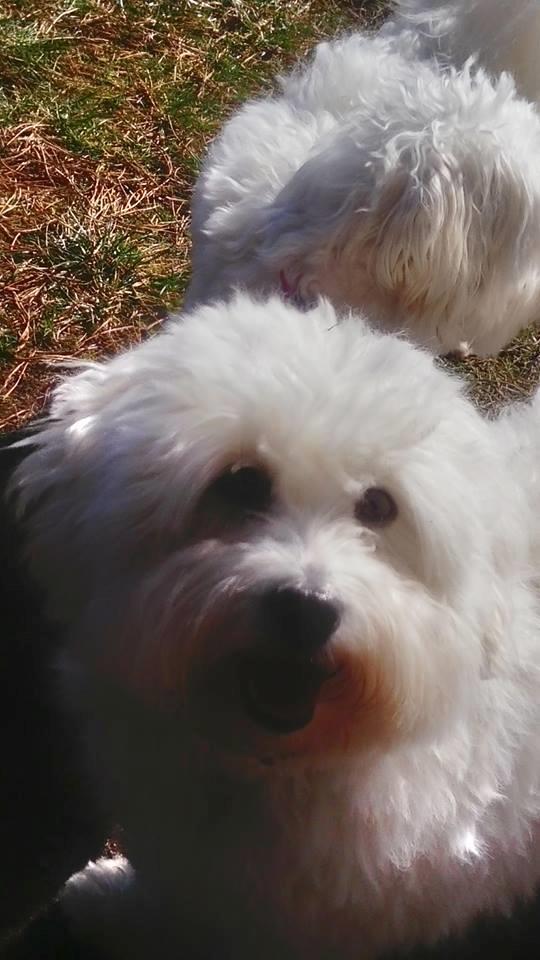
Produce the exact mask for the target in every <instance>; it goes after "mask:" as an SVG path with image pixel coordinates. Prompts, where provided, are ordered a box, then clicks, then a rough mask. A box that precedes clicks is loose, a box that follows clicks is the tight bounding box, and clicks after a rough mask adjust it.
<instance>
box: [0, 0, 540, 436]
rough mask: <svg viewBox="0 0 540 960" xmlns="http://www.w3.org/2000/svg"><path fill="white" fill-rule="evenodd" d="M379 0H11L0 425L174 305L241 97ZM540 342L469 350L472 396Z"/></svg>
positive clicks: (509, 386) (531, 361) (515, 390)
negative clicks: (483, 353)
mask: <svg viewBox="0 0 540 960" xmlns="http://www.w3.org/2000/svg"><path fill="white" fill-rule="evenodd" d="M384 7H385V4H384V2H383V0H365V2H359V0H264V2H263V0H39V2H38V0H11V2H3V0H0V37H1V39H2V58H1V59H0V397H1V408H0V427H1V428H8V427H12V426H16V425H17V424H19V423H21V422H24V421H25V420H27V419H28V418H30V417H31V416H33V415H35V414H36V413H37V412H39V410H40V409H41V408H42V406H43V402H44V398H45V397H46V393H47V390H48V388H49V386H50V384H51V382H52V380H53V379H54V377H55V370H54V363H55V362H57V361H61V360H63V359H65V358H66V357H73V356H76V357H97V356H101V355H104V354H108V353H111V352H112V351H114V350H116V349H118V347H120V346H122V345H124V344H126V343H128V342H132V341H136V340H139V339H140V338H142V337H144V336H146V334H147V333H148V331H150V330H151V329H153V328H154V327H155V326H156V325H157V324H158V323H159V322H160V321H161V319H162V317H163V315H164V313H165V312H166V311H167V310H169V309H170V308H171V307H173V306H175V305H178V304H180V302H181V298H182V293H183V290H184V288H185V286H186V282H187V276H188V271H189V235H188V224H189V197H190V190H191V187H192V184H193V180H194V177H195V176H196V173H197V170H198V167H199V163H200V158H201V156H202V154H203V152H204V148H205V144H206V143H207V141H208V139H209V138H210V137H211V136H212V135H213V134H214V132H215V131H216V129H217V128H218V127H219V125H220V124H221V123H222V122H223V120H224V119H225V117H226V116H227V115H228V114H229V113H230V111H231V110H232V109H233V108H234V106H235V104H237V103H238V102H240V101H241V100H243V99H245V97H247V96H248V95H250V94H252V93H254V92H256V91H258V90H260V89H262V88H265V87H268V86H269V85H270V84H271V82H272V77H273V76H274V75H275V74H276V73H277V72H279V70H281V69H283V68H284V67H286V66H287V65H289V64H290V63H292V62H293V61H294V60H295V59H296V58H297V57H298V56H300V55H301V54H303V53H304V52H305V51H306V50H307V49H309V47H310V46H312V45H313V43H314V42H316V41H317V40H318V39H320V38H321V37H322V36H325V35H330V34H332V33H334V32H336V31H337V30H340V29H343V28H348V27H351V26H360V25H361V24H365V23H371V22H374V21H375V20H376V19H377V18H378V17H379V16H380V15H381V14H382V12H383V10H384ZM538 353H539V348H538V342H537V339H536V335H535V334H534V333H528V334H526V335H525V336H524V337H523V338H522V339H521V340H520V341H519V342H518V343H517V344H514V345H512V347H511V348H510V349H509V350H508V351H506V352H505V353H504V354H503V356H502V357H501V358H500V359H499V360H497V361H482V362H478V361H476V362H475V361H470V360H469V361H466V362H465V363H464V364H462V365H461V369H462V372H463V373H464V374H465V376H466V377H469V378H470V379H471V381H472V383H473V388H474V391H475V394H476V396H477V397H478V399H479V401H480V402H481V403H483V404H484V405H486V406H491V405H493V404H495V403H497V402H499V400H500V399H501V398H504V397H507V396H521V395H523V394H525V393H526V392H528V390H529V384H530V382H531V377H532V376H533V375H535V373H536V367H537V365H538Z"/></svg>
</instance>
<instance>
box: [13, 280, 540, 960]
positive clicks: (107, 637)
mask: <svg viewBox="0 0 540 960" xmlns="http://www.w3.org/2000/svg"><path fill="white" fill-rule="evenodd" d="M539 418H540V401H536V402H535V403H533V404H531V405H527V406H523V407H521V408H517V409H516V410H513V411H511V412H510V413H509V414H507V415H506V416H505V417H503V418H502V419H500V420H498V421H495V422H490V421H487V420H484V419H482V418H481V417H480V415H479V414H478V413H477V412H476V411H475V409H474V407H473V406H472V405H471V403H470V402H469V401H468V400H467V398H466V397H465V396H464V394H463V392H462V388H461V386H460V384H459V382H457V381H456V380H455V379H454V378H453V377H451V376H449V375H448V374H447V373H445V372H444V371H443V370H441V369H438V368H437V366H436V365H435V364H434V362H433V360H432V359H431V358H430V357H429V355H428V354H426V353H424V352H423V351H421V350H419V349H418V348H416V347H414V346H412V345H410V344H408V343H407V342H405V341H404V340H401V339H400V338H398V337H395V336H393V335H383V334H381V333H377V332H371V331H370V329H369V328H368V326H367V324H366V322H365V321H364V320H363V319H362V318H361V317H360V316H350V317H345V318H343V319H341V320H340V319H339V318H338V317H337V316H336V314H335V312H334V310H333V308H332V307H331V306H330V305H329V304H327V303H324V302H322V303H320V304H318V305H317V306H316V308H314V309H312V310H308V311H307V312H302V311H300V310H298V309H297V308H296V307H295V306H294V305H292V304H290V303H286V302H284V301H283V300H282V299H281V298H280V297H279V296H275V297H273V298H271V299H270V300H269V301H268V302H262V301H257V300H254V299H252V298H250V297H248V296H247V295H246V294H238V295H236V296H235V297H234V298H232V299H231V301H230V302H229V303H217V304H213V305H212V304H211V305H206V306H202V307H200V308H198V309H197V310H195V311H194V312H193V313H191V314H187V315H185V316H184V317H183V318H182V320H181V322H178V321H174V320H173V322H171V323H170V325H169V326H168V328H167V329H166V330H165V331H164V332H163V333H161V334H160V335H158V336H157V337H155V338H154V339H152V340H150V341H148V342H146V343H144V344H143V345H141V346H139V347H137V348H135V349H133V350H132V351H130V352H128V353H125V354H123V355H120V356H118V357H117V358H115V359H112V360H111V361H109V362H106V363H103V364H95V365H91V366H88V368H87V369H85V370H84V371H83V372H81V373H79V374H78V375H76V376H74V377H72V378H71V379H67V380H65V381H64V382H63V383H62V384H61V385H60V386H59V387H58V388H57V390H56V393H55V395H54V399H53V404H52V410H51V414H50V418H49V419H48V420H47V421H46V422H45V423H44V424H42V426H41V428H40V430H39V432H38V433H37V434H36V436H35V438H34V439H33V444H34V445H35V446H34V449H33V450H32V451H31V452H30V453H29V455H28V457H27V458H26V459H25V461H24V463H23V465H22V466H21V468H20V469H19V471H18V473H17V476H16V487H17V489H18V495H19V497H20V501H21V505H22V507H23V508H24V510H25V511H26V517H27V519H26V523H27V530H28V536H29V548H30V555H31V559H32V563H33V566H34V569H35V571H36V573H37V575H38V576H39V579H40V581H41V583H42V584H43V585H44V586H45V588H46V590H47V592H48V595H49V597H50V601H51V607H52V610H53V611H54V613H55V614H56V616H57V617H59V618H61V619H62V621H63V622H64V623H65V624H66V627H67V642H66V651H65V664H64V668H65V680H66V688H67V690H68V691H69V692H70V696H71V697H72V699H73V701H74V704H75V707H76V709H78V710H80V711H81V712H82V713H83V715H84V717H85V722H86V727H87V738H88V744H89V756H90V757H91V761H92V764H93V765H94V766H95V768H96V771H97V775H98V777H99V779H100V780H101V782H102V787H103V795H104V802H105V803H106V805H107V807H108V810H109V811H110V812H112V815H113V816H114V817H116V818H117V820H118V821H119V822H120V823H122V825H123V826H124V828H125V843H126V851H127V854H128V856H129V858H130V861H131V863H132V865H133V867H134V869H135V872H136V875H137V879H134V878H133V875H132V873H131V872H130V870H127V869H126V868H125V866H124V865H121V867H120V871H119V872H120V881H121V882H120V887H121V900H122V903H123V905H124V907H125V904H126V902H128V903H129V900H130V897H129V896H128V894H127V893H126V888H127V890H128V891H131V895H132V897H133V906H132V909H131V910H128V913H127V916H126V913H125V911H124V909H122V910H119V911H118V914H117V915H116V914H115V911H111V909H110V901H108V900H107V903H108V904H109V905H108V906H107V905H106V906H105V907H104V910H105V912H106V913H107V916H106V922H104V921H103V918H101V920H100V921H99V922H96V923H95V928H96V929H95V930H94V933H95V935H96V937H97V936H98V933H97V930H98V929H99V931H100V932H101V936H102V937H103V938H105V939H106V940H107V945H108V947H109V949H110V950H113V955H118V956H120V957H126V958H129V960H132V958H133V957H137V956H143V957H146V958H147V957H148V956H151V955H153V953H154V952H155V949H156V946H155V945H156V943H157V944H159V949H160V951H161V952H160V960H163V958H168V957H177V956H178V955H179V951H180V946H179V943H180V939H181V937H182V936H185V932H186V930H187V929H189V930H190V932H191V933H192V936H193V940H194V942H195V943H196V944H197V947H198V949H199V950H200V955H201V956H206V957H209V956H220V957H234V958H237V957H252V956H258V957H261V958H265V960H277V958H279V960H283V958H286V960H290V958H291V960H292V958H295V960H298V958H310V960H329V958H335V957H340V958H343V960H358V956H359V951H361V954H362V957H364V958H372V957H376V956H379V955H380V954H381V953H382V952H383V951H384V950H386V949H390V948H394V947H406V946H408V945H411V944H414V943H418V942H430V941H432V940H435V939H436V938H438V937H441V936H443V935H444V934H446V933H447V932H449V931H461V930H463V929H464V928H466V926H467V924H468V923H469V922H470V921H472V920H473V919H474V918H475V917H477V916H478V915H480V914H482V913H483V912H485V911H506V910H510V909H511V908H512V906H513V905H514V904H515V902H516V900H518V899H519V898H521V897H528V896H529V895H530V894H532V893H533V891H534V889H535V886H536V884H537V883H538V881H539V879H540V597H539V593H538V585H537V581H538V572H539V565H540V553H539V545H540V526H539V519H538V518H539V516H540V489H539V486H538V468H537V464H538V458H539V456H540V440H539V437H540V431H539V429H538V425H539ZM99 871H100V868H99V867H97V868H92V871H91V876H90V878H89V879H88V877H87V878H86V881H85V880H84V878H83V881H81V883H82V888H84V886H85V882H86V884H87V886H88V885H89V886H90V887H91V888H92V889H94V890H95V884H96V875H97V882H98V888H99ZM104 875H105V886H106V887H108V885H109V883H110V881H111V875H110V868H109V867H107V868H106V870H105V874H104ZM113 880H114V877H113ZM113 885H114V884H113ZM77 886H78V881H76V882H75V885H74V887H75V890H74V887H73V885H71V887H70V888H69V896H68V898H67V899H68V902H69V903H70V904H71V905H72V906H73V903H75V906H73V910H72V913H73V915H74V916H76V917H78V919H79V921H80V918H81V915H82V916H83V919H84V924H86V925H87V926H88V923H89V921H88V909H89V908H88V904H87V905H86V907H85V906H84V905H83V906H82V907H81V908H80V909H79V908H78V907H77V904H76V901H77V895H76V893H77ZM105 899H106V898H105ZM135 904H136V905H137V909H135V906H134V905H135ZM79 907H80V905H79ZM92 909H93V907H92ZM96 910H97V908H96ZM90 912H92V910H90ZM97 912H99V911H97ZM112 915H114V916H113V917H112V919H114V917H116V919H118V918H119V917H120V916H121V917H122V921H123V922H122V924H121V926H122V928H123V929H122V931H121V937H120V939H119V940H118V942H117V943H116V946H115V947H114V949H115V950H116V954H114V949H113V947H112V945H111V938H112V934H111V916H112ZM154 921H155V924H156V926H155V927H154V932H153V933H151V934H149V935H148V936H149V939H148V940H145V937H144V935H143V933H142V932H141V923H142V924H143V926H144V927H146V928H147V930H148V929H151V928H152V925H153V922H154ZM84 924H83V925H84ZM90 926H92V924H91V923H90ZM104 931H105V932H104ZM212 938H214V939H212ZM212 944H213V945H212ZM216 944H217V945H219V949H218V947H217V946H216ZM197 955H198V954H197Z"/></svg>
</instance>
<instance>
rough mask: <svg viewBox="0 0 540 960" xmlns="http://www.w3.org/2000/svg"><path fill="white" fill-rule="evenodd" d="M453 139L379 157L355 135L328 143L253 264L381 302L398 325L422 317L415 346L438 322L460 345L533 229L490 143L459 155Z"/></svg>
mask: <svg viewBox="0 0 540 960" xmlns="http://www.w3.org/2000/svg"><path fill="white" fill-rule="evenodd" d="M403 139H404V140H405V139H406V136H405V135H404V138H403ZM458 140H459V137H458V136H457V135H456V138H455V142H454V143H453V144H450V146H449V147H448V149H447V150H446V151H445V150H444V149H442V148H441V149H436V148H435V146H434V144H433V143H432V142H431V140H430V139H429V138H428V141H427V142H425V138H424V139H422V138H418V137H416V139H415V140H414V142H413V140H411V142H410V143H409V146H408V147H407V146H401V147H400V149H399V151H398V152H397V153H395V155H393V156H392V157H385V158H382V157H379V159H378V160H376V159H374V157H373V156H371V154H370V152H369V150H364V148H363V147H361V146H359V145H357V144H356V143H354V142H353V140H352V138H351V137H343V138H342V139H341V140H340V142H339V143H338V142H337V141H336V142H335V143H334V144H333V146H332V148H331V149H329V150H327V151H326V153H323V154H320V155H319V156H317V157H314V158H312V159H311V160H309V161H308V162H307V163H306V164H304V166H303V167H302V168H301V169H300V170H299V171H298V172H297V173H296V174H295V176H294V177H293V178H292V180H291V181H290V182H289V184H288V185H287V186H286V187H285V188H284V190H283V191H282V193H281V195H280V196H279V197H278V198H277V200H276V201H275V202H274V204H273V206H272V208H271V209H270V210H269V211H268V212H267V217H266V222H265V224H264V225H263V227H262V228H261V232H260V247H259V249H260V251H261V257H262V258H263V260H265V261H266V262H267V264H269V265H270V266H271V268H272V269H273V270H274V271H279V270H283V271H285V273H286V275H287V277H288V278H289V279H293V280H294V279H295V278H298V277H300V278H301V288H300V292H301V293H304V294H307V295H309V296H314V295H317V294H320V293H322V294H327V295H328V296H331V297H332V296H335V295H336V293H337V295H338V296H341V295H342V294H343V293H344V294H345V299H346V301H347V302H349V303H362V302H363V303H368V304H369V303H372V304H373V305H374V306H375V308H377V304H378V302H379V298H380V297H382V298H383V302H385V303H386V304H388V303H390V304H391V306H392V313H393V314H395V316H396V318H399V317H400V316H401V317H402V318H403V315H404V314H405V315H406V316H407V317H408V318H409V319H408V323H409V325H414V318H415V317H416V318H418V321H417V323H418V331H417V332H418V333H419V334H420V336H421V338H422V337H423V336H424V335H425V336H426V339H427V340H431V338H432V337H433V336H434V335H435V334H436V331H437V330H438V327H439V324H440V323H441V321H443V322H444V323H445V324H448V325H451V326H452V331H453V339H454V340H457V341H458V340H460V339H467V337H466V336H459V335H457V336H456V331H457V333H458V334H459V333H460V332H461V331H460V325H461V324H462V323H463V320H464V317H465V316H466V315H469V316H470V312H471V303H472V301H473V300H474V301H475V302H476V303H477V300H478V294H479V293H481V294H483V295H486V296H491V295H492V293H493V291H492V290H491V287H490V286H489V285H490V284H493V283H495V285H496V288H497V290H499V289H503V287H504V283H505V282H506V283H509V284H510V287H511V284H512V277H513V276H514V275H515V265H516V264H517V263H518V262H519V261H520V260H524V258H525V254H526V251H525V245H529V246H530V245H531V244H532V243H533V242H534V241H535V238H536V242H537V243H538V237H537V235H538V233H539V231H538V228H537V226H535V218H538V209H537V203H536V202H534V199H533V198H532V191H531V186H530V184H529V183H528V182H527V179H526V176H524V175H523V171H522V169H521V168H520V166H519V165H516V164H513V163H511V162H510V159H511V158H510V159H508V158H506V154H505V151H503V150H500V149H496V148H495V147H494V146H493V144H492V142H491V141H489V142H487V141H486V143H485V144H484V143H483V142H482V138H481V137H479V138H478V143H477V144H476V145H475V144H474V143H472V142H471V144H470V145H469V146H468V147H467V148H466V149H461V146H460V144H459V143H458V142H457V141H458ZM488 140H489V138H488ZM370 157H371V159H370ZM522 166H523V164H522ZM488 287H489V290H488ZM493 295H495V294H493ZM498 307H499V308H500V303H498ZM486 308H487V305H486ZM425 324H427V325H428V326H427V328H426V329H423V328H424V325H425Z"/></svg>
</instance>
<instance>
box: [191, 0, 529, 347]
mask: <svg viewBox="0 0 540 960" xmlns="http://www.w3.org/2000/svg"><path fill="white" fill-rule="evenodd" d="M510 8H511V13H510V12H509V10H510ZM539 47H540V4H539V3H538V2H537V0H535V2H531V0H476V2H465V0H455V2H450V3H447V4H444V5H441V4H440V3H437V2H436V0H431V2H427V0H419V2H415V0H403V2H402V3H401V4H399V5H398V10H397V14H396V18H395V19H394V20H392V21H391V22H390V23H388V24H386V25H385V26H384V27H383V28H382V30H381V31H380V32H379V33H357V34H353V35H351V36H346V37H344V38H341V39H337V40H333V41H331V42H325V43H322V44H320V45H319V46H318V47H317V48H316V50H315V53H314V55H313V56H312V58H311V60H310V61H309V62H308V63H307V65H306V64H304V65H301V66H300V67H298V68H297V69H296V70H295V71H294V72H292V73H291V74H290V75H288V76H285V77H283V78H282V79H281V81H280V84H279V87H278V90H277V92H276V93H275V94H274V95H272V96H267V97H259V98H258V99H254V100H251V101H249V102H248V103H247V104H245V105H244V106H243V107H242V108H241V109H240V110H239V111H238V112H237V113H236V114H235V115H233V117H232V119H231V120H230V121H229V122H228V123H226V124H225V126H224V128H223V130H222V132H221V134H220V135H219V136H218V138H217V139H216V141H215V142H214V143H213V144H212V145H211V147H210V150H209V153H208V156H207V158H206V161H205V164H204V166H203V170H202V174H201V176H200V178H199V181H198V183H197V185H196V188H195V193H194V199H193V227H192V232H193V252H194V274H193V280H192V284H191V287H190V290H189V292H188V302H189V303H190V304H194V303H198V302H202V301H208V300H211V299H212V298H215V297H216V296H222V295H223V294H225V293H227V292H228V291H230V289H231V287H234V286H238V285H239V284H243V285H245V286H246V287H248V288H249V289H252V290H260V289H263V288H264V289H267V290H272V289H276V288H279V286H280V285H281V286H282V287H283V288H284V289H285V290H286V291H288V292H289V293H291V292H292V294H293V295H294V296H295V297H296V298H297V299H299V300H300V301H302V302H303V303H309V302H310V301H311V300H312V299H313V298H314V297H315V296H316V295H317V294H323V295H325V296H327V297H329V298H330V299H331V301H332V302H333V303H334V305H335V306H338V307H343V306H353V307H356V308H360V309H365V308H366V307H369V309H370V310H371V314H372V317H373V318H374V319H376V320H377V322H378V324H379V325H380V326H381V327H382V328H384V329H389V330H395V329H404V330H406V331H407V334H408V335H409V336H411V337H412V338H414V339H415V340H416V341H417V342H419V343H420V344H422V345H424V346H427V347H428V348H429V349H430V350H432V351H434V352H442V353H444V352H446V351H451V350H456V349H458V348H460V347H462V346H463V344H465V343H466V344H468V346H469V348H470V349H471V350H472V351H473V352H475V353H477V354H479V355H483V354H492V353H496V352H498V351H499V350H500V349H501V347H502V346H504V344H506V343H507V342H508V341H509V340H510V339H511V338H512V337H513V336H514V335H515V334H516V333H517V332H518V331H519V330H520V329H521V328H523V327H524V326H526V325H527V324H528V323H530V322H531V321H536V320H537V319H538V316H539V314H540V271H539V267H538V264H539V263H540V165H539V163H538V158H539V156H540V117H539V116H538V112H537V107H536V105H533V104H531V103H529V102H527V101H526V100H524V99H520V98H519V97H518V95H517V93H516V90H515V86H514V79H513V78H512V77H511V76H510V74H508V73H503V74H502V75H499V73H498V68H499V67H508V68H510V69H512V70H513V71H514V74H515V80H516V82H517V84H518V87H521V88H522V89H523V92H524V93H530V94H536V85H537V81H538V78H539V77H540V66H539V63H540V60H539V58H538V54H537V50H538V48H539ZM477 53H478V55H479V56H478V58H477V59H476V60H474V59H473V60H467V59H466V57H468V56H469V55H473V54H477ZM479 63H480V65H481V66H479V65H478V64H479ZM490 71H494V73H493V74H492V73H490Z"/></svg>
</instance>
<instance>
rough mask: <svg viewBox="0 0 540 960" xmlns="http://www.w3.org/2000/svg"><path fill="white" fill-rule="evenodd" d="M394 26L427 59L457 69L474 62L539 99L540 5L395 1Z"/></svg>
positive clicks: (505, 0) (537, 1)
mask: <svg viewBox="0 0 540 960" xmlns="http://www.w3.org/2000/svg"><path fill="white" fill-rule="evenodd" d="M392 25H393V26H394V28H395V27H396V26H397V27H398V29H401V28H402V27H407V26H409V27H411V28H413V29H414V30H415V31H416V32H417V34H418V36H419V38H420V48H421V50H422V52H423V53H425V55H426V56H429V55H431V54H436V55H438V56H439V57H445V58H448V61H449V63H451V64H453V65H454V66H458V67H459V66H461V65H462V64H463V63H464V62H465V61H466V60H468V59H469V58H470V57H475V58H476V59H477V60H478V62H479V63H480V64H481V66H483V67H484V68H485V70H486V71H487V72H488V73H491V74H493V75H498V74H500V73H502V72H503V71H507V72H508V73H510V74H511V75H512V76H513V77H514V81H515V84H516V87H517V89H518V91H519V93H520V94H521V95H522V96H524V97H526V98H527V99H529V100H540V0H395V17H394V18H393V23H392Z"/></svg>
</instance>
